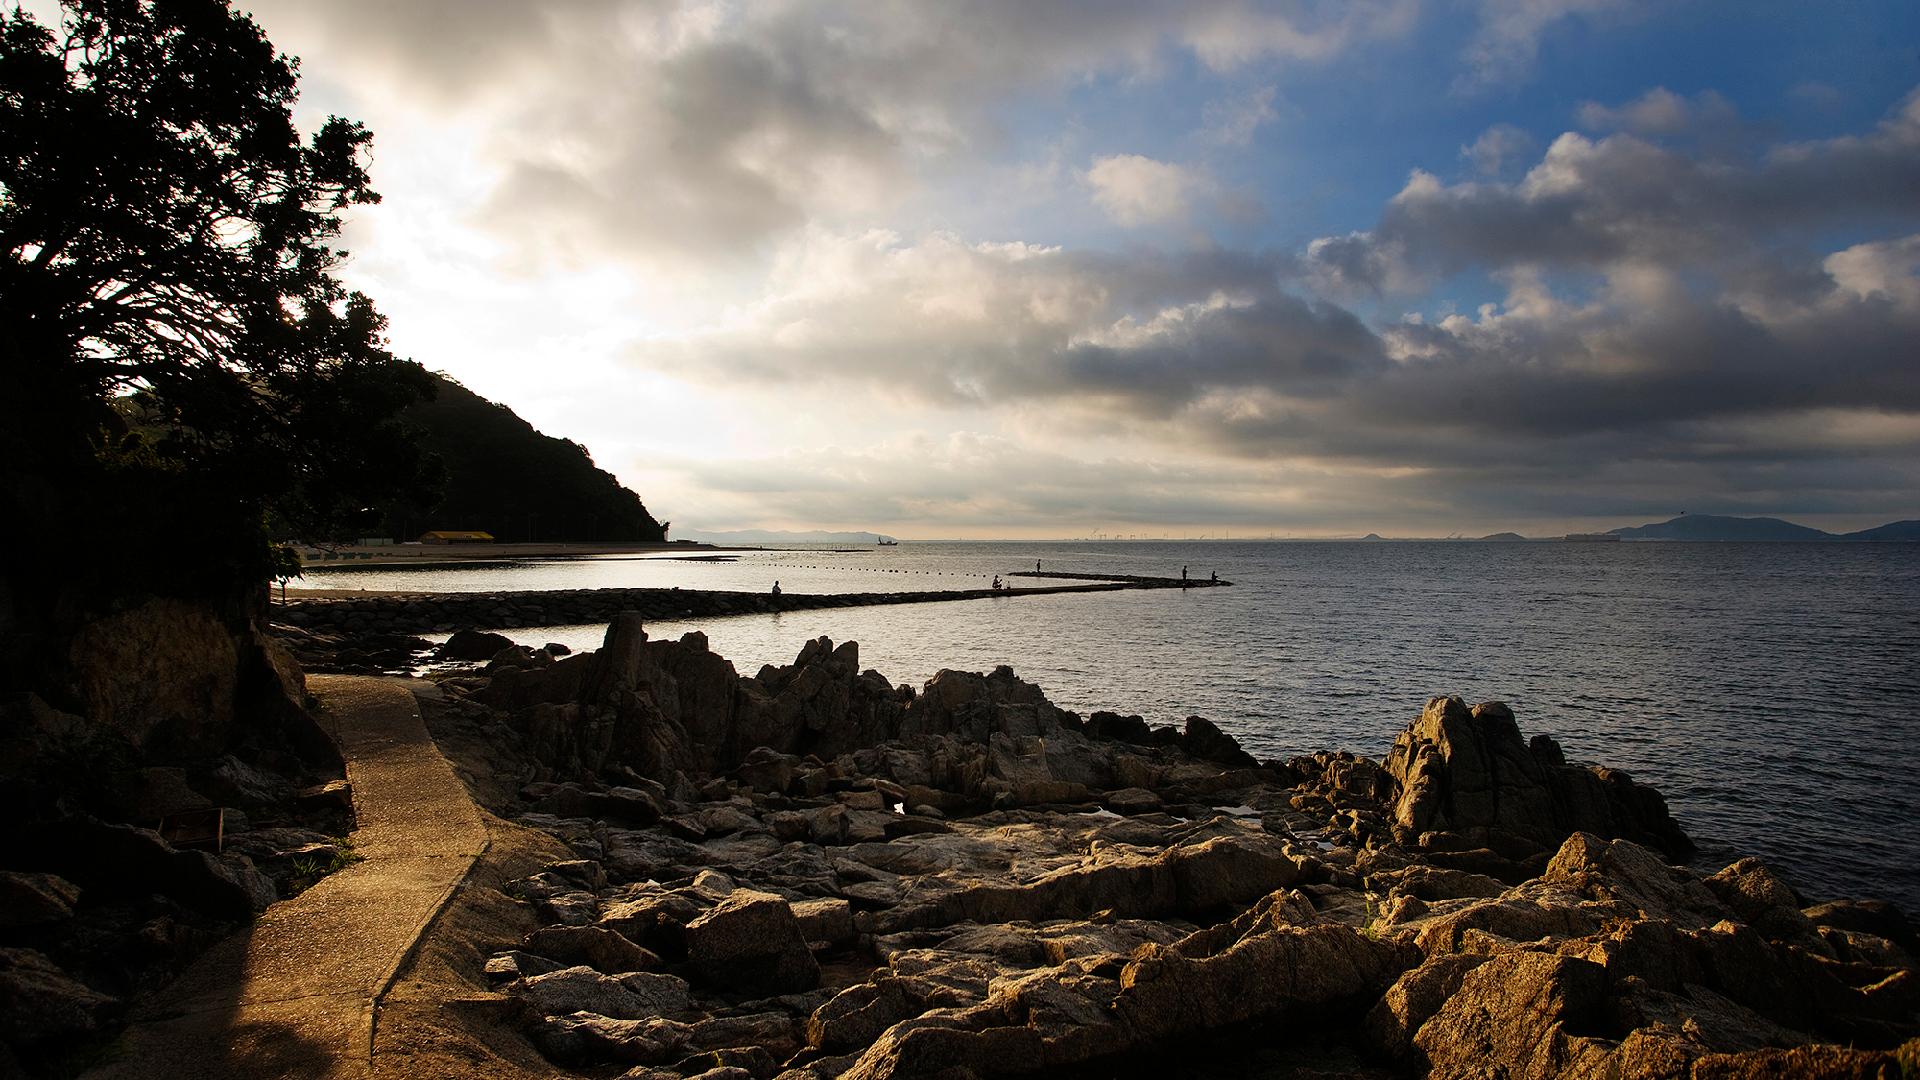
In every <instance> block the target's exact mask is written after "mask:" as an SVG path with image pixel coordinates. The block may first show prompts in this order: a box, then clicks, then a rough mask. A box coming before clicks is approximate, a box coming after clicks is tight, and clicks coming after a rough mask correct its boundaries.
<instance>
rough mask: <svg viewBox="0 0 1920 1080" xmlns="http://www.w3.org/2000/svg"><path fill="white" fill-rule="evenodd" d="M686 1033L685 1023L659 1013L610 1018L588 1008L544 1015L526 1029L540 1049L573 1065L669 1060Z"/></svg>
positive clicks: (681, 1043) (677, 1052) (683, 1040)
mask: <svg viewBox="0 0 1920 1080" xmlns="http://www.w3.org/2000/svg"><path fill="white" fill-rule="evenodd" d="M687 1033H688V1027H687V1025H685V1024H682V1023H678V1022H675V1021H672V1020H664V1019H661V1018H659V1017H648V1018H614V1017H607V1016H597V1015H595V1014H593V1013H590V1012H576V1013H573V1014H570V1015H554V1016H547V1017H544V1018H542V1019H541V1020H540V1021H539V1022H537V1023H536V1024H534V1026H533V1029H532V1031H531V1032H529V1034H530V1035H531V1037H532V1039H533V1042H534V1045H536V1046H538V1047H539V1048H540V1050H541V1052H542V1053H544V1054H546V1055H547V1056H548V1057H549V1058H551V1059H553V1060H554V1061H557V1062H559V1063H561V1064H563V1065H572V1066H576V1067H587V1066H593V1065H599V1064H603V1063H606V1062H618V1063H620V1064H623V1065H628V1064H636V1063H659V1062H667V1061H672V1060H674V1059H675V1058H677V1057H679V1056H680V1052H681V1048H682V1047H683V1046H685V1045H686V1040H687ZM667 1075H670V1076H677V1075H678V1074H677V1073H669V1074H667Z"/></svg>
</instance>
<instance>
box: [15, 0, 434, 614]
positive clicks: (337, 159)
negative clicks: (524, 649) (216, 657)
mask: <svg viewBox="0 0 1920 1080" xmlns="http://www.w3.org/2000/svg"><path fill="white" fill-rule="evenodd" d="M296 86H297V63H296V62H295V61H293V60H291V59H289V58H287V57H284V56H281V55H280V54H278V53H277V52H275V50H274V48H273V46H272V44H271V43H270V42H269V41H268V40H267V39H266V37H265V35H264V34H263V33H262V32H261V30H260V28H259V27H258V26H257V25H255V24H254V23H253V22H252V21H251V20H250V19H249V18H248V17H246V16H245V15H242V14H240V13H237V12H235V11H233V10H231V9H230V8H229V7H228V6H227V4H226V3H224V2H222V0H66V2H64V3H63V5H62V20H61V25H60V26H58V27H47V26H43V25H41V24H40V23H38V22H36V21H35V20H34V18H33V17H32V16H30V15H27V14H24V13H22V12H21V11H19V10H18V9H16V10H14V11H12V12H11V13H8V14H6V15H5V16H4V20H3V21H0V402H3V404H0V457H4V460H3V461H0V481H3V482H0V519H4V520H5V521H6V522H7V524H6V526H5V527H4V530H0V537H4V539H0V544H4V545H5V552H4V554H5V556H6V560H7V563H8V576H9V578H10V584H11V593H12V596H11V598H10V599H9V598H6V597H0V603H4V604H5V605H7V606H10V607H12V608H13V609H14V611H13V612H12V615H13V616H14V619H15V620H17V619H19V618H22V617H25V616H28V615H30V614H32V613H33V612H34V611H36V610H38V611H39V612H40V614H46V611H47V609H48V608H49V606H51V607H52V608H60V607H63V606H65V607H72V606H73V605H74V604H76V603H78V604H80V605H81V606H83V607H84V606H97V605H99V604H102V603H107V604H110V603H112V602H113V601H114V597H115V596H117V595H121V594H123V593H124V592H126V591H127V590H130V589H140V590H145V591H159V592H181V593H189V594H193V595H200V596H216V595H226V596H237V595H240V594H241V593H242V592H244V591H246V590H248V589H252V588H254V587H255V586H259V585H263V584H264V583H265V582H266V581H267V580H268V578H269V577H270V576H271V575H272V573H273V569H274V563H273V557H272V552H271V549H270V546H269V544H268V543H267V532H268V527H269V526H268V523H269V520H272V521H274V522H276V523H278V525H279V527H281V528H283V529H284V530H286V531H288V532H291V533H294V534H297V535H302V536H307V537H314V538H319V537H322V536H326V535H329V534H335V533H337V532H339V531H341V530H345V529H350V528H352V527H354V523H355V520H356V514H361V513H362V509H363V508H365V507H368V506H371V505H374V504H375V503H376V502H378V501H381V500H384V499H388V498H392V497H394V496H395V495H396V494H397V493H399V492H400V491H401V490H402V489H405V488H406V487H407V486H408V485H410V484H411V483H412V482H413V479H414V477H415V476H416V475H417V473H418V469H417V467H416V466H417V463H418V461H417V457H418V455H417V451H416V450H415V449H414V448H413V445H412V442H411V440H410V438H409V437H408V434H407V432H406V431H405V429H403V427H402V426H401V425H400V424H399V423H398V422H397V421H396V419H395V418H396V416H397V415H398V413H399V412H400V410H401V409H402V408H404V407H405V406H406V405H408V404H410V403H412V402H414V401H416V400H418V399H420V398H421V397H423V396H425V395H427V394H429V393H431V381H430V379H429V378H428V376H427V375H426V373H425V372H424V371H422V370H421V369H420V368H419V367H418V366H417V365H414V364H411V363H408V362H403V361H399V360H396V359H395V358H394V357H393V355H392V354H391V353H389V352H388V351H387V349H386V346H385V328H386V322H385V320H384V319H383V318H382V317H381V316H380V314H379V313H378V312H377V311H375V310H374V306H373V304H372V302H371V301H369V300H368V299H367V297H365V296H363V295H361V294H359V293H355V292H351V291H349V290H348V289H347V288H346V287H345V286H344V285H343V284H342V283H341V282H340V280H339V278H338V277H336V276H335V271H336V270H337V269H338V267H339V265H340V263H341V260H342V259H343V258H344V256H345V254H346V253H345V252H344V251H342V250H340V249H339V248H338V247H337V246H336V244H337V242H338V239H339V235H340V227H341V214H342V212H343V211H345V210H346V209H348V208H349V207H352V206H355V205H360V204H366V203H372V202H377V201H378V198H379V196H378V195H376V194H375V193H374V192H373V190H372V189H371V187H370V186H369V181H368V175H367V172H366V169H365V166H364V164H363V158H364V157H365V154H366V152H367V149H368V147H369V145H370V142H371V136H370V135H369V134H368V132H367V130H366V129H365V128H364V127H362V126H361V125H360V124H358V123H355V122H352V121H348V120H343V119H340V118H338V117H335V118H331V119H329V120H328V121H327V122H326V123H325V124H324V125H322V126H321V127H320V129H319V130H318V131H317V132H316V133H315V134H314V135H313V136H312V137H311V138H310V139H303V138H302V136H301V134H300V132H299V131H298V129H297V128H296V127H295V126H294V123H293V117H292V112H291V109H292V105H293V103H294V100H295V97H296ZM23 568H26V569H23ZM50 574H51V575H63V576H57V577H51V578H50V577H49V576H48V575H50Z"/></svg>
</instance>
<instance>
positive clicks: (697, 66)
mask: <svg viewBox="0 0 1920 1080" xmlns="http://www.w3.org/2000/svg"><path fill="white" fill-rule="evenodd" d="M259 9H260V12H261V16H262V18H263V20H264V21H265V23H266V25H267V26H268V28H269V30H270V31H271V32H273V33H274V35H275V37H276V40H278V41H281V43H282V45H283V47H288V48H292V49H295V50H297V51H299V52H303V53H306V54H307V55H308V56H309V59H310V60H311V59H318V60H320V61H322V62H323V63H322V64H315V65H311V67H321V66H324V68H325V70H326V71H327V72H328V73H329V75H330V79H329V82H328V87H327V88H326V89H325V90H324V91H323V96H331V95H335V94H337V95H339V96H343V97H345V96H353V97H357V98H358V101H353V102H346V103H345V105H346V106H348V107H349V109H350V110H351V111H355V112H356V113H357V114H359V115H363V116H364V115H366V112H364V111H362V110H360V109H351V107H352V106H355V105H358V106H364V107H365V108H366V109H371V110H373V112H374V113H375V115H373V116H371V117H369V118H370V119H371V120H373V121H374V123H375V126H376V130H387V129H389V128H390V127H391V124H390V123H389V120H390V117H386V116H384V115H382V114H384V113H386V112H388V111H389V110H392V109H396V108H400V107H402V106H399V105H396V104H395V103H396V102H416V103H417V102H421V101H424V102H426V103H428V106H427V107H428V108H430V109H431V110H432V112H433V114H434V115H436V116H438V117H440V118H441V119H443V120H444V119H446V118H449V117H454V116H458V117H464V118H468V119H474V120H477V121H480V122H484V124H485V126H486V128H487V129H488V130H489V131H490V132H492V133H493V137H492V138H491V139H490V140H489V141H488V142H487V143H486V144H485V145H484V146H483V147H482V148H481V149H480V151H479V154H478V159H477V160H475V161H473V162H470V163H465V164H464V167H465V168H466V169H468V170H470V171H476V172H480V173H482V174H484V175H489V176H493V177H495V178H496V183H495V187H494V191H493V194H492V197H491V198H489V199H487V200H485V201H484V202H483V203H481V204H480V205H478V206H476V207H474V208H473V220H474V222H475V223H476V224H477V225H483V226H484V227H486V228H490V229H494V230H496V231H499V232H502V233H504V234H505V235H506V236H507V237H508V238H510V239H511V240H513V241H514V242H515V244H516V255H517V257H518V258H519V259H520V260H521V261H522V262H523V263H524V262H527V261H528V260H538V259H542V258H548V257H551V256H553V255H555V254H562V255H564V254H566V253H572V254H573V256H574V257H575V258H578V259H588V258H597V257H609V256H610V257H624V258H631V259H638V260H641V261H646V262H652V263H654V264H655V265H658V263H659V261H660V260H661V259H674V260H679V261H680V262H682V263H687V264H692V263H698V262H701V261H708V260H712V261H717V262H719V263H721V264H726V263H728V262H729V261H730V260H731V261H737V260H740V259H743V258H749V257H754V256H757V255H760V254H763V253H764V252H765V251H766V250H768V245H769V244H771V243H774V242H776V241H778V240H779V239H780V238H782V237H783V236H786V235H788V234H790V233H791V232H793V231H794V230H797V229H800V228H802V227H803V226H805V225H806V224H808V223H810V222H819V223H824V224H828V225H846V224H849V223H871V222H874V221H877V220H885V217H886V214H887V212H888V211H889V210H890V209H891V208H894V207H897V206H899V205H901V204H902V203H903V201H904V200H906V199H908V198H910V197H912V196H913V195H914V194H916V193H918V192H921V191H923V190H924V188H925V185H926V184H927V182H928V178H929V177H945V176H947V175H949V174H950V173H951V171H952V170H953V169H955V168H964V167H967V166H968V164H969V163H970V162H972V161H974V160H975V159H976V158H977V157H978V154H979V151H980V150H981V148H983V147H989V146H991V145H993V144H994V142H995V141H996V140H997V139H999V138H1000V137H1001V136H1002V132H1001V131H1000V124H1001V120H1002V118H1001V116H1000V114H998V113H997V112H996V108H997V106H999V105H1000V104H1001V103H1004V102H1005V101H1007V100H1009V99H1012V98H1015V97H1017V96H1020V95H1025V94H1032V93H1036V92H1038V93H1050V92H1055V91H1057V90H1058V89H1059V88H1062V87H1065V86H1069V85H1075V84H1079V83H1083V82H1085V81H1087V80H1090V79H1094V78H1100V77H1121V78H1133V77H1141V78H1153V77H1155V74H1156V72H1157V71H1158V70H1159V69H1160V68H1161V67H1162V66H1164V65H1165V64H1166V62H1167V61H1168V60H1169V59H1170V58H1176V57H1181V56H1191V57H1194V58H1196V59H1198V60H1199V61H1200V62H1201V63H1202V64H1203V65H1205V66H1207V67H1208V68H1210V69H1212V70H1214V71H1219V72H1228V71H1233V70H1237V69H1239V68H1241V67H1243V66H1246V65H1249V64H1253V63H1256V62H1273V61H1278V62H1284V63H1298V64H1310V63H1325V62H1327V61H1329V60H1331V59H1333V58H1335V57H1337V56H1338V55H1340V54H1341V53H1342V52H1343V51H1345V50H1348V49H1351V48H1355V47H1358V46H1360V45H1362V44H1364V43H1368V42H1372V41H1377V40H1382V39H1386V38H1393V37H1397V36H1401V35H1404V34H1405V33H1407V32H1408V31H1409V30H1410V29H1411V26H1412V20H1413V17H1414V15H1415V14H1416V13H1417V11H1418V4H1417V2H1416V0H1362V2H1355V3H1348V4H1338V5H1331V4H1318V3H1294V2H1279V3H1256V2H1251V0H1196V2H1194V3H1188V4H1181V5H1177V6H1172V7H1169V6H1165V5H1159V4H1152V3H1146V2H1144V0H1125V2H1121V3H1106V2H1095V0H1056V2H1049V3H1029V2H1026V0H988V2H985V3H981V4H969V5H963V6H959V5H944V4H924V5H882V4H869V3H864V2H861V0H842V2H831V0H830V2H826V3H821V4H809V5H792V4H780V3H768V4H750V5H727V4H716V3H709V2H706V0H679V2H667V3H662V4H642V3H635V2H622V0H561V2H559V3H555V4H542V5H528V4H524V3H519V2H510V0H460V2H455V0H421V2H420V3H407V4H390V3H382V2H377V0H340V2H338V3H329V4H325V5H311V4H301V3H295V2H293V0H262V2H261V3H260V4H259ZM317 89H319V88H315V87H310V90H317ZM1254 104H1255V105H1257V104H1258V100H1257V96H1256V100H1255V102H1254ZM1236 122H1238V123H1253V124H1254V125H1255V126H1257V124H1258V123H1259V122H1260V120H1259V118H1258V117H1257V115H1255V116H1251V117H1249V118H1247V119H1243V120H1240V121H1236ZM451 164H452V163H449V165H450V166H451Z"/></svg>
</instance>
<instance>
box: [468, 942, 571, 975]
mask: <svg viewBox="0 0 1920 1080" xmlns="http://www.w3.org/2000/svg"><path fill="white" fill-rule="evenodd" d="M566 966H567V965H565V964H562V963H559V962H558V961H554V960H549V959H547V958H546V957H544V956H535V955H533V954H532V953H526V952H521V951H519V950H518V949H510V950H508V951H507V952H503V953H496V954H495V955H493V956H489V957H487V962H486V964H485V967H484V970H485V972H486V975H487V978H488V979H489V980H491V981H493V982H496V983H504V982H512V981H513V980H515V979H530V978H532V977H533V976H535V975H545V974H547V973H548V972H550V971H559V970H560V969H562V968H564V967H566Z"/></svg>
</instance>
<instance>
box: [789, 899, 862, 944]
mask: <svg viewBox="0 0 1920 1080" xmlns="http://www.w3.org/2000/svg"><path fill="white" fill-rule="evenodd" d="M789 906H791V907H792V908H793V917H794V919H795V920H796V921H797V922H799V924H800V936H801V937H803V938H805V939H806V940H807V941H819V942H825V943H827V944H829V945H845V944H847V943H848V942H850V941H852V940H853V938H854V930H853V906H852V905H851V904H849V903H847V902H846V901H845V900H840V899H833V898H829V899H825V900H801V901H797V902H795V903H793V904H791V905H789Z"/></svg>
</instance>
